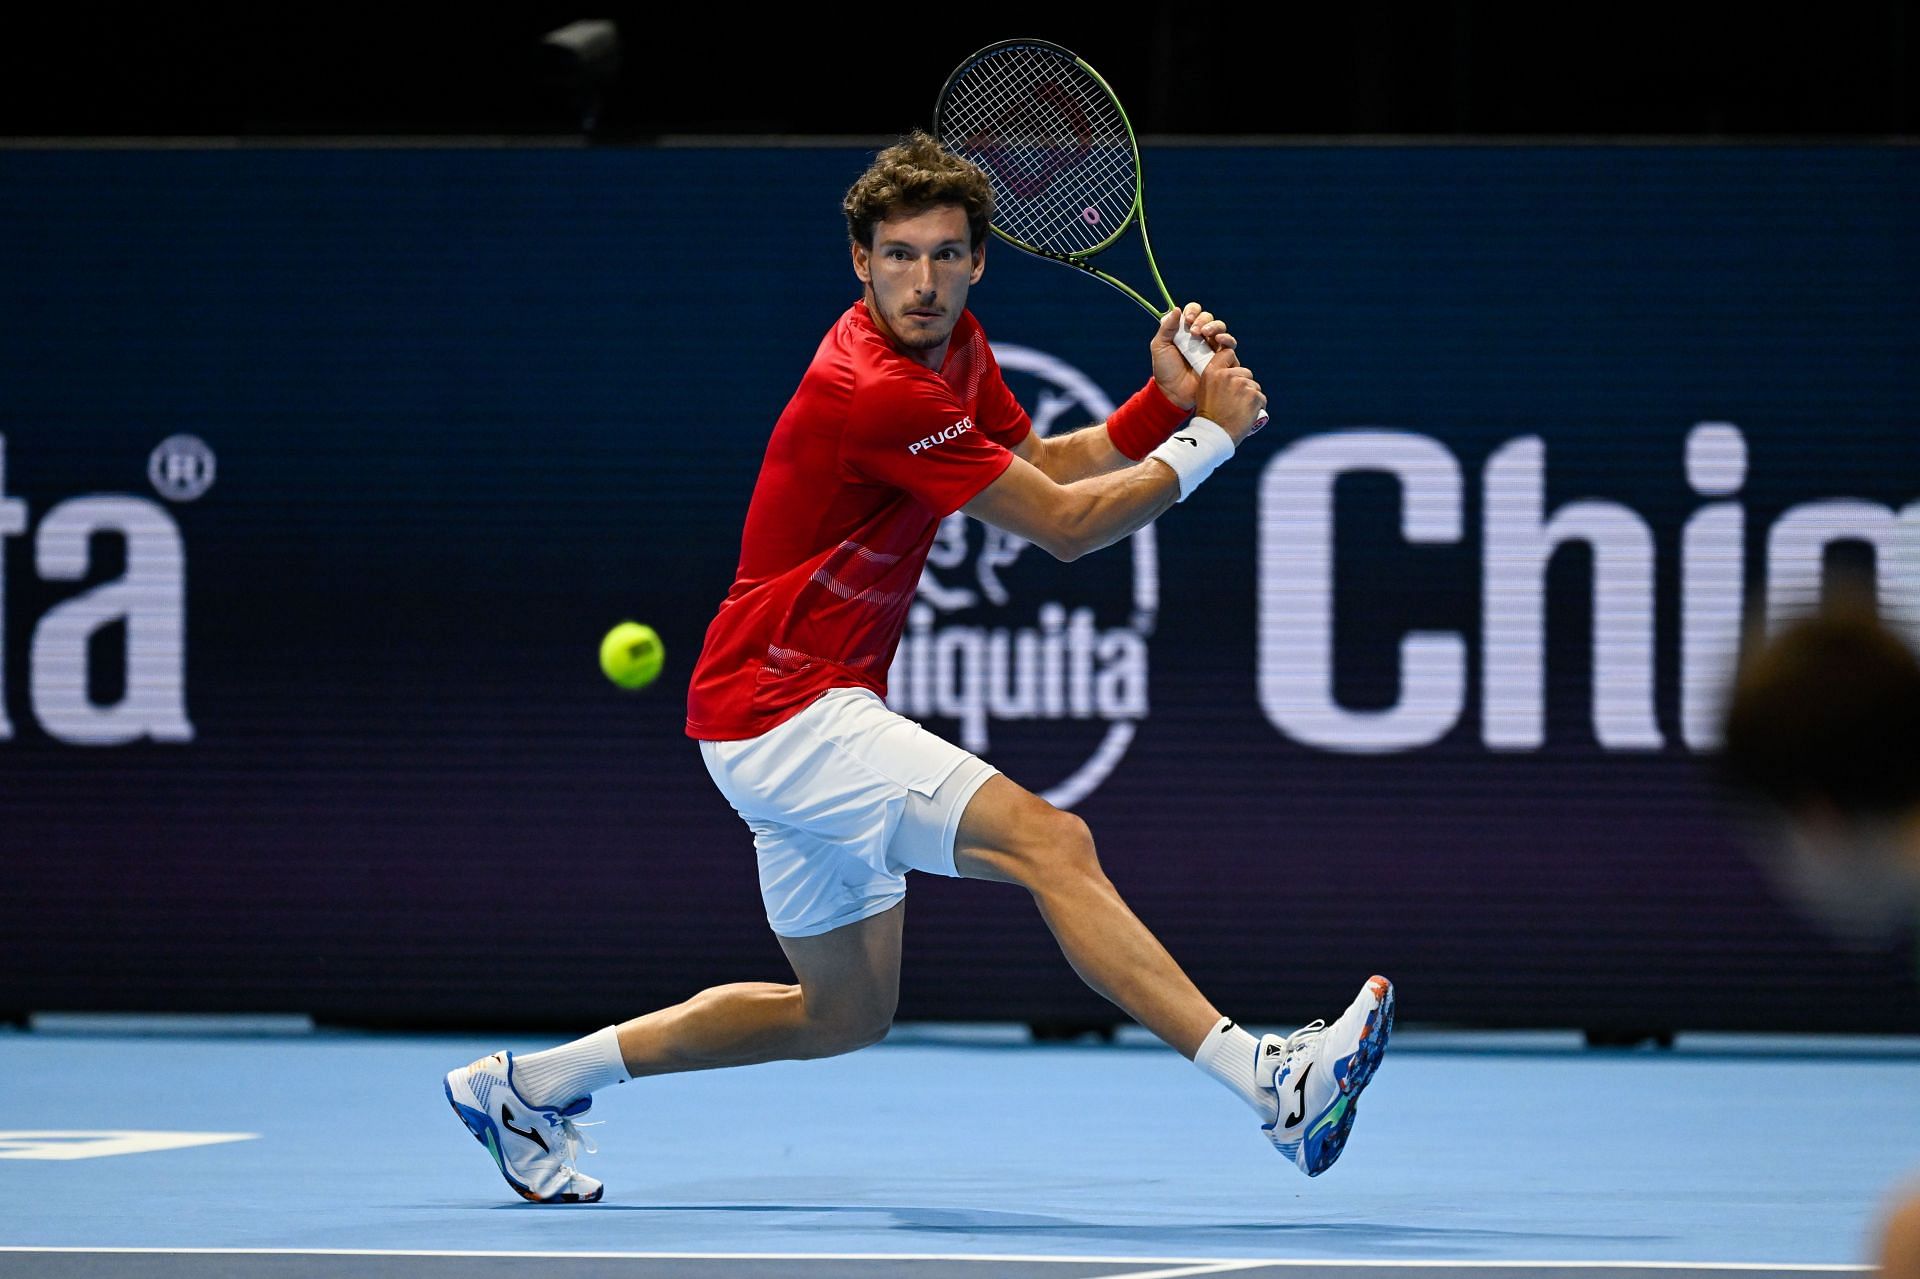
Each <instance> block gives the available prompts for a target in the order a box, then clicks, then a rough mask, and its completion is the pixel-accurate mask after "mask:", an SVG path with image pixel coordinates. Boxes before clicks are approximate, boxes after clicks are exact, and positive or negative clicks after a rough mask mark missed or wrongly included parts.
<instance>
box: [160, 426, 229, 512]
mask: <svg viewBox="0 0 1920 1279" xmlns="http://www.w3.org/2000/svg"><path fill="white" fill-rule="evenodd" d="M213 474H214V465H213V450H212V449H210V448H208V447H207V445H206V441H204V440H202V439H201V438H200V437H199V436H197V435H169V436H168V437H167V438H166V439H164V440H162V441H160V443H159V444H158V445H156V446H155V447H154V450H153V452H152V454H151V455H149V456H148V458H147V478H148V479H149V480H151V481H153V488H154V491H155V492H157V493H158V494H160V496H161V497H164V498H166V499H167V500H168V501H169V502H191V501H193V500H194V499H195V498H197V497H199V496H200V495H201V494H203V493H205V492H206V491H207V490H208V489H210V488H212V487H213Z"/></svg>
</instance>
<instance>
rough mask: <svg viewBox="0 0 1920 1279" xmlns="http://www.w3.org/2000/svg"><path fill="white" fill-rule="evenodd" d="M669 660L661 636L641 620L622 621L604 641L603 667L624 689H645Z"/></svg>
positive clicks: (601, 661) (609, 632) (601, 644)
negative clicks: (642, 623) (641, 622)
mask: <svg viewBox="0 0 1920 1279" xmlns="http://www.w3.org/2000/svg"><path fill="white" fill-rule="evenodd" d="M666 660H667V650H666V646H665V645H663V644H662V643H661V642H660V636H659V635H658V634H657V633H655V631H654V629H653V628H652V627H651V626H643V625H641V624H640V623H639V622H622V623H620V625H618V626H616V627H614V628H613V629H612V630H610V631H608V632H607V637H606V638H605V639H603V640H601V641H600V669H601V670H603V671H605V672H606V673H607V678H608V679H610V680H612V681H613V682H614V683H616V684H618V685H619V686H620V687H621V688H645V687H646V686H647V685H649V684H651V683H653V681H654V678H655V677H656V676H658V675H659V674H660V668H661V666H663V665H664V664H665V663H666Z"/></svg>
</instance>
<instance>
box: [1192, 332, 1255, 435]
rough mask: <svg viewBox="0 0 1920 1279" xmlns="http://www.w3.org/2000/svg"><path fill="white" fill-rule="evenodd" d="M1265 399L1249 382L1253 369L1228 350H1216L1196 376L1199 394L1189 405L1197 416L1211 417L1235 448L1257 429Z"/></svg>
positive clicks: (1251, 381) (1253, 384)
mask: <svg viewBox="0 0 1920 1279" xmlns="http://www.w3.org/2000/svg"><path fill="white" fill-rule="evenodd" d="M1266 407H1267V397H1266V395H1265V394H1264V393H1262V392H1261V390H1260V384H1259V383H1258V382H1256V381H1254V380H1253V370H1252V369H1249V368H1247V367H1246V366H1245V365H1243V364H1241V363H1240V357H1239V356H1238V355H1236V354H1235V353H1234V352H1233V351H1231V350H1226V351H1217V352H1215V353H1214V357H1213V359H1212V360H1210V361H1209V362H1208V363H1207V367H1206V371H1205V372H1203V373H1201V375H1200V394H1199V396H1198V398H1197V399H1196V402H1195V403H1194V406H1193V411H1194V413H1195V414H1196V415H1197V416H1200V417H1204V418H1211V419H1212V420H1214V421H1215V422H1218V423H1219V424H1220V427H1221V429H1222V430H1224V431H1225V432H1226V433H1227V434H1228V435H1230V436H1232V437H1233V443H1234V445H1235V447H1238V446H1239V444H1240V442H1241V441H1242V440H1244V439H1246V438H1247V437H1248V436H1249V435H1252V434H1253V433H1254V431H1255V430H1256V429H1257V428H1256V426H1255V423H1256V422H1257V421H1258V420H1259V418H1260V414H1261V411H1262V410H1264V409H1265V408H1266Z"/></svg>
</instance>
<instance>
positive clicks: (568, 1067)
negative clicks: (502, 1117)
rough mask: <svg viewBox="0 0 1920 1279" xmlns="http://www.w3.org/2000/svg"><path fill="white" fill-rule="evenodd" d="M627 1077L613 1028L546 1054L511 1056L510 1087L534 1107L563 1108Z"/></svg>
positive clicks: (610, 1027) (622, 1082) (618, 1037)
mask: <svg viewBox="0 0 1920 1279" xmlns="http://www.w3.org/2000/svg"><path fill="white" fill-rule="evenodd" d="M628 1078H629V1076H628V1074H627V1063H626V1062H625V1061H624V1060H622V1059H621V1056H620V1035H619V1032H618V1031H616V1030H615V1029H614V1028H613V1027H612V1026H608V1027H607V1028H606V1029H604V1030H596V1031H594V1032H593V1033H592V1034H591V1035H588V1036H586V1037H585V1038H584V1039H576V1040H574V1041H573V1042H572V1043H570V1044H561V1045H560V1046H559V1047H558V1048H549V1049H547V1050H546V1051H545V1052H537V1053H528V1054H526V1055H525V1056H522V1055H520V1054H519V1053H515V1054H514V1055H513V1086H514V1087H515V1088H517V1089H519V1090H520V1095H521V1096H522V1097H525V1098H526V1099H527V1100H528V1101H529V1102H531V1103H532V1104H533V1105H536V1106H566V1105H570V1104H571V1103H573V1102H575V1101H578V1100H579V1099H580V1098H582V1097H585V1096H586V1095H587V1094H589V1093H593V1092H598V1091H599V1090H600V1089H602V1088H607V1087H610V1086H612V1085H614V1084H624V1083H626V1082H627V1080H628Z"/></svg>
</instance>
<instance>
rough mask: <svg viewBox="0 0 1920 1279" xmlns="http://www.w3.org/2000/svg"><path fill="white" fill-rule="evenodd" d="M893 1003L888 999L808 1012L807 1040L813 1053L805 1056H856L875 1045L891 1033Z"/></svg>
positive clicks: (893, 1001)
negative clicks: (810, 1034) (852, 1054)
mask: <svg viewBox="0 0 1920 1279" xmlns="http://www.w3.org/2000/svg"><path fill="white" fill-rule="evenodd" d="M896 1002H897V1001H896V1000H892V999H889V1000H885V1001H880V1000H875V1001H873V1002H870V1003H861V1004H853V1005H842V1006H839V1007H836V1008H833V1009H831V1010H828V1011H824V1012H821V1013H817V1014H815V1013H811V1010H810V1015H809V1017H808V1023H809V1026H810V1028H811V1029H812V1031H813V1034H812V1036H811V1037H810V1038H811V1041H812V1042H811V1048H812V1050H813V1051H811V1052H810V1053H809V1054H808V1055H809V1056H813V1057H838V1056H839V1055H840V1054H841V1053H850V1052H858V1051H859V1050H860V1049H862V1048H868V1047H871V1046H872V1045H874V1044H877V1043H879V1042H880V1041H881V1040H883V1039H885V1038H886V1037H887V1032H888V1031H890V1030H892V1029H893V1010H894V1006H895V1004H896Z"/></svg>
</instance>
